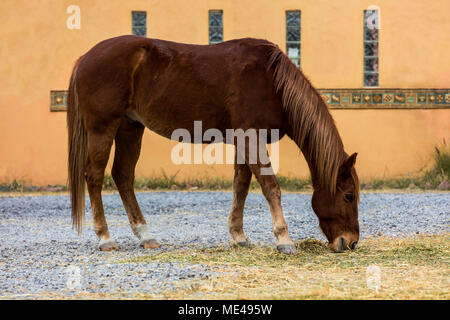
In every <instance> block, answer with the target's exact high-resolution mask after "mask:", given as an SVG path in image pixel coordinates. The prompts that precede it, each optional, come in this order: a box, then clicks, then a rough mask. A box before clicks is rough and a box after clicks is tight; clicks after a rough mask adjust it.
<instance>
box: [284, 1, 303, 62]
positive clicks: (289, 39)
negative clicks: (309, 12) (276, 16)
mask: <svg viewBox="0 0 450 320" xmlns="http://www.w3.org/2000/svg"><path fill="white" fill-rule="evenodd" d="M286 54H287V55H288V57H289V58H290V59H291V61H292V62H293V63H295V65H296V66H297V67H300V11H298V10H296V11H286Z"/></svg>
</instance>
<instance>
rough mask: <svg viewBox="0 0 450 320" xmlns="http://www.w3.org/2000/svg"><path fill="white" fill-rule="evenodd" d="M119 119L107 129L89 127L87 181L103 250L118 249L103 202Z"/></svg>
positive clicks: (95, 228)
mask: <svg viewBox="0 0 450 320" xmlns="http://www.w3.org/2000/svg"><path fill="white" fill-rule="evenodd" d="M118 123H119V122H117V121H115V122H113V123H112V124H111V125H109V126H108V128H107V130H102V131H101V132H97V131H95V130H89V129H88V159H87V164H86V183H87V187H88V191H89V198H90V200H91V207H92V216H93V220H94V231H95V233H96V234H97V236H98V238H99V240H100V243H99V247H100V250H102V251H111V250H118V249H119V248H118V246H117V244H116V242H115V241H114V240H113V239H112V238H111V236H110V234H109V230H108V225H107V223H106V219H105V213H104V210H103V202H102V187H103V178H104V176H105V168H106V165H107V163H108V158H109V153H110V151H111V146H112V142H113V139H114V135H115V132H116V130H117V127H118Z"/></svg>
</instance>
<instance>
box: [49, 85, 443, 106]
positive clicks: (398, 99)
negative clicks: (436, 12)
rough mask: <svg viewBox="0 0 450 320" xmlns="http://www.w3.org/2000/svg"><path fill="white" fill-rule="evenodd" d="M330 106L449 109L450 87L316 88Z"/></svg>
mask: <svg viewBox="0 0 450 320" xmlns="http://www.w3.org/2000/svg"><path fill="white" fill-rule="evenodd" d="M318 91H319V93H320V94H321V96H322V98H323V99H324V101H325V102H326V103H327V104H328V106H329V107H330V109H448V108H450V89H385V88H377V89H318ZM66 106H67V91H65V90H52V91H50V111H66Z"/></svg>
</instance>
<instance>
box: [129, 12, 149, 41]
mask: <svg viewBox="0 0 450 320" xmlns="http://www.w3.org/2000/svg"><path fill="white" fill-rule="evenodd" d="M131 18H132V19H131V20H132V33H133V34H134V35H135V36H140V37H146V36H147V12H146V11H132V12H131Z"/></svg>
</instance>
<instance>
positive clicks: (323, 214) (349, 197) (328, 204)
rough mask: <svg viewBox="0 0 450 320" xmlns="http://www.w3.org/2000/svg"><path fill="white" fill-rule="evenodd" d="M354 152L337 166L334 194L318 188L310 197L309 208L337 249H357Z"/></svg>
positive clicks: (356, 195) (356, 192)
mask: <svg viewBox="0 0 450 320" xmlns="http://www.w3.org/2000/svg"><path fill="white" fill-rule="evenodd" d="M356 155H357V154H356V153H354V154H353V155H351V156H350V157H348V159H347V160H345V161H344V163H343V164H342V165H341V167H340V168H339V173H338V177H337V184H336V192H335V193H334V195H332V194H331V192H330V191H329V190H325V189H323V188H320V187H318V188H315V189H314V193H313V196H312V208H313V210H314V212H315V213H316V215H317V217H318V218H319V226H320V229H321V230H322V232H323V233H324V234H325V236H326V237H327V239H328V242H329V246H330V247H331V248H332V249H333V250H334V251H336V252H342V251H343V250H345V249H354V248H356V244H357V242H358V240H359V223H358V195H359V183H358V178H357V176H356V171H355V168H354V165H355V160H356Z"/></svg>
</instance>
